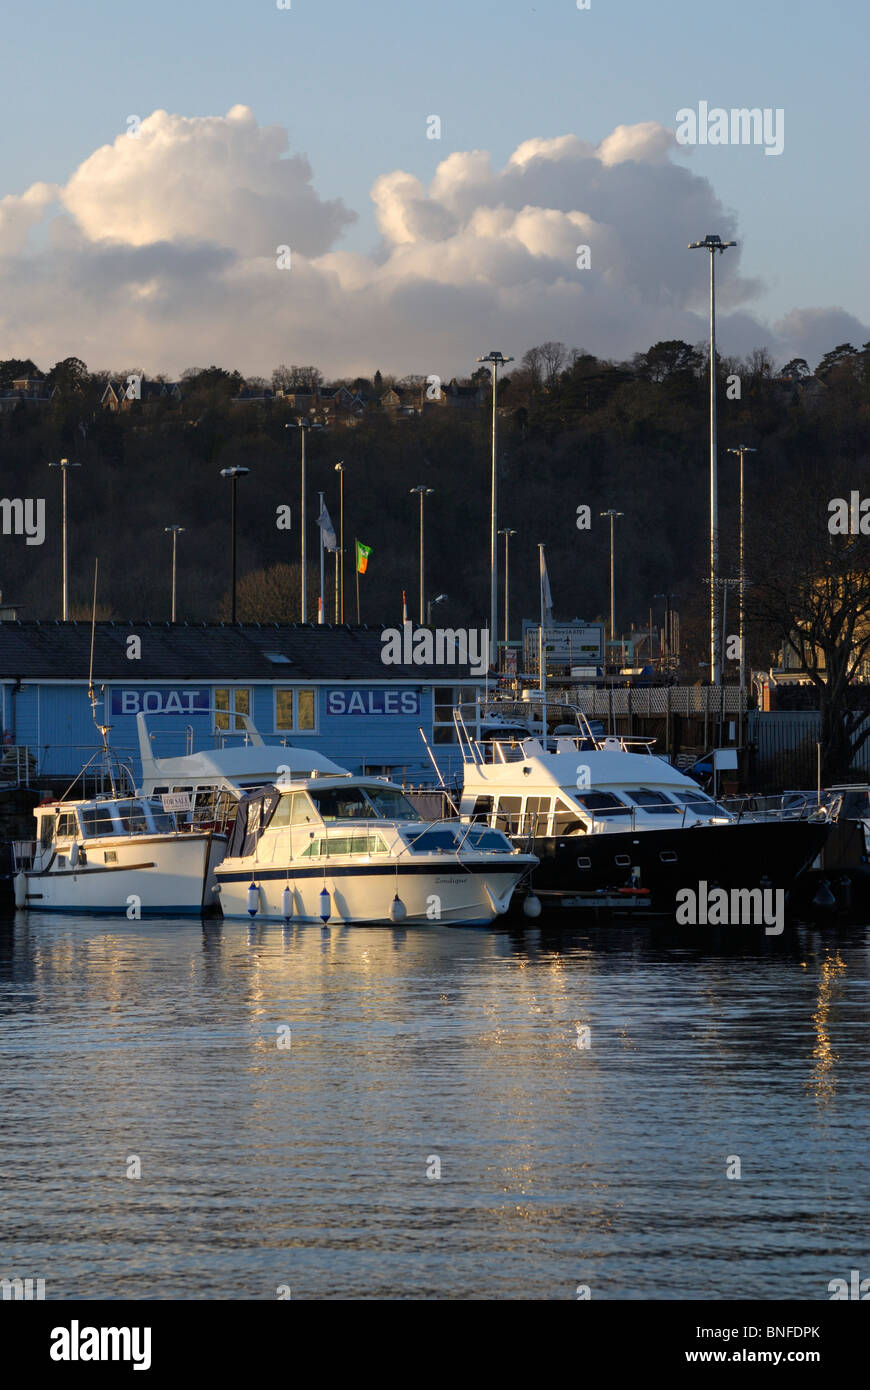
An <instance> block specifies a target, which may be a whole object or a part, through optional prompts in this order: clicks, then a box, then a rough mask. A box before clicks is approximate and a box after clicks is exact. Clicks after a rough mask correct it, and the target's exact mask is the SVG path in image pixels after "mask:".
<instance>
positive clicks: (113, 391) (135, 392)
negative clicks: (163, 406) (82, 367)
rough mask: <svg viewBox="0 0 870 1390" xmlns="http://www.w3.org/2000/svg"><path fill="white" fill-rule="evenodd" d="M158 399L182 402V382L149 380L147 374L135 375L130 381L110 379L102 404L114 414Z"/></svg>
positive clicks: (102, 397)
mask: <svg viewBox="0 0 870 1390" xmlns="http://www.w3.org/2000/svg"><path fill="white" fill-rule="evenodd" d="M158 401H170V402H171V403H172V404H173V405H178V404H180V402H181V384H180V382H178V381H149V380H148V378H147V377H145V376H141V377H138V378H136V377H133V378H131V379H130V380H129V381H109V382H107V384H106V389H105V391H104V392H103V394H102V396H101V397H100V405H101V406H102V407H103V409H104V410H110V411H111V412H112V414H113V415H114V414H117V413H118V411H127V410H130V409H131V407H132V406H134V405H136V404H139V405H155V404H156V403H157V402H158Z"/></svg>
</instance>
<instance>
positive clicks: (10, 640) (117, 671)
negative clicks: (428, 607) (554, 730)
mask: <svg viewBox="0 0 870 1390" xmlns="http://www.w3.org/2000/svg"><path fill="white" fill-rule="evenodd" d="M384 630H385V629H384V628H383V627H371V628H369V627H349V626H345V627H341V626H339V627H334V626H332V625H331V624H328V623H326V624H323V625H321V626H316V625H314V624H310V623H309V624H303V623H262V624H260V623H236V624H235V625H233V624H230V623H227V624H223V623H209V624H202V625H190V626H188V625H187V624H186V623H175V624H172V623H151V622H147V621H145V622H127V623H111V622H99V623H97V624H96V626H95V632H94V679H95V680H96V681H109V680H112V681H118V680H123V681H125V682H135V681H136V680H142V681H152V680H166V681H174V680H176V681H187V680H190V681H212V680H230V681H257V680H267V681H268V680H272V681H281V682H284V683H288V682H294V683H295V682H297V681H306V680H308V681H313V680H320V681H324V680H326V681H356V682H359V681H365V682H367V681H379V682H383V681H385V680H387V681H388V680H413V681H415V682H417V683H418V684H421V685H428V684H439V685H442V684H449V683H452V682H456V681H468V680H473V679H474V677H472V676H471V673H470V672H469V669H468V666H467V664H466V665H460V664H459V663H456V664H450V665H445V666H440V667H433V666H422V665H421V666H415V665H408V666H398V665H397V666H392V665H386V664H385V663H384V662H383V661H382V660H381V652H382V643H381V633H382V632H383V631H384ZM133 635H135V636H137V637H140V638H141V642H142V655H141V658H139V659H130V658H129V657H128V656H127V651H128V639H129V638H130V637H131V636H133ZM90 642H91V625H90V623H88V622H79V623H74V622H70V623H61V622H37V621H27V622H24V621H16V622H0V679H3V680H10V679H12V680H14V679H21V680H40V679H42V680H84V679H87V674H88V661H89V653H90ZM275 656H279V657H286V658H287V659H286V661H277V662H276V661H275V660H274V657H275Z"/></svg>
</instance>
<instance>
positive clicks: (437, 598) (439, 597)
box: [426, 594, 448, 627]
mask: <svg viewBox="0 0 870 1390" xmlns="http://www.w3.org/2000/svg"><path fill="white" fill-rule="evenodd" d="M447 597H448V595H447V594H436V595H435V597H434V598H430V599H429V601H428V603H427V604H426V626H427V627H431V626H432V609H433V608H434V607H435V604H436V603H444V601H445V599H446V598H447Z"/></svg>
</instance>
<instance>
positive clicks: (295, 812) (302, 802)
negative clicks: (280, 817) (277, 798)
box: [288, 792, 319, 825]
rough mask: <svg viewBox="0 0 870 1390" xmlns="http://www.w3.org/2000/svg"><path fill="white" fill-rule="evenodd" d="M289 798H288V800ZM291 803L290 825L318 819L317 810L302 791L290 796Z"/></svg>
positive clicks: (306, 823) (304, 823) (308, 823)
mask: <svg viewBox="0 0 870 1390" xmlns="http://www.w3.org/2000/svg"><path fill="white" fill-rule="evenodd" d="M290 799H291V798H288V800H290ZM292 801H293V805H292V807H291V809H290V823H291V825H310V824H311V822H312V821H316V820H318V819H319V817H318V815H317V812H316V811H315V809H314V807H313V806H312V804H311V799H310V797H308V796H306V795H305V793H304V792H297V793H296V795H295V796H294V797H292Z"/></svg>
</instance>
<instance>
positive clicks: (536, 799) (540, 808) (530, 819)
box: [523, 796, 564, 835]
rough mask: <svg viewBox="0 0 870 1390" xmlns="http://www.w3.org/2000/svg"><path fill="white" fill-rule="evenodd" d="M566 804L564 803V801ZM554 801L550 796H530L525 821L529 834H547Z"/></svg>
mask: <svg viewBox="0 0 870 1390" xmlns="http://www.w3.org/2000/svg"><path fill="white" fill-rule="evenodd" d="M562 804H564V803H562ZM551 807H552V802H551V799H550V797H549V796H530V797H528V799H527V800H526V814H525V820H524V823H523V828H524V831H525V833H526V834H527V835H546V833H547V821H548V820H549V818H550V810H551Z"/></svg>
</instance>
